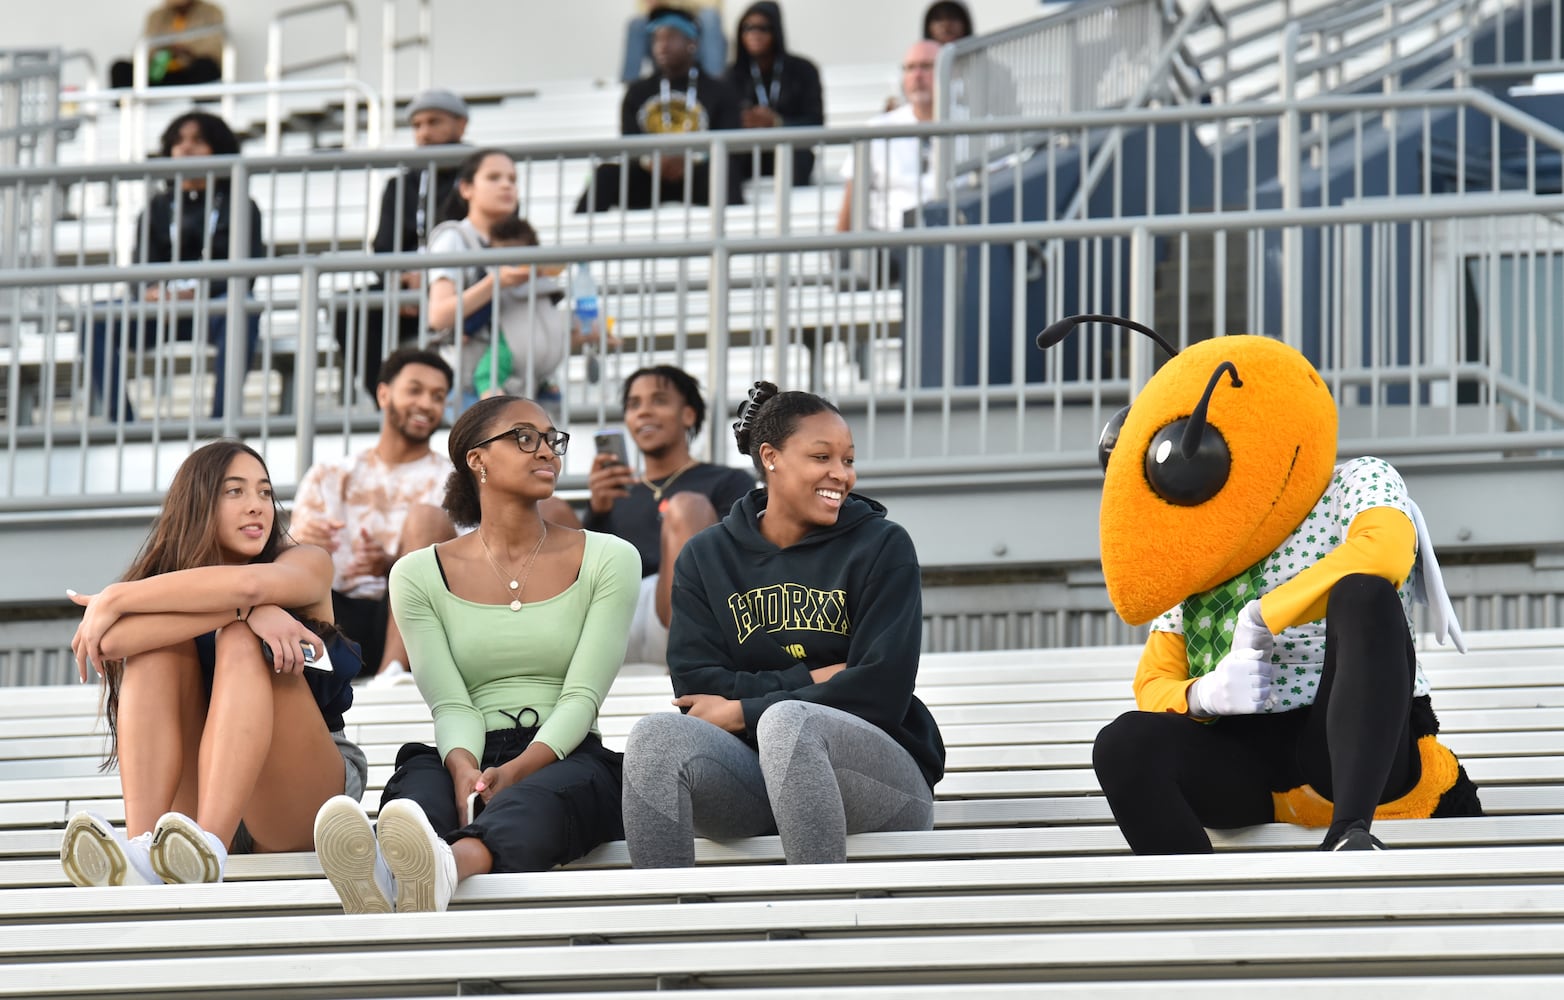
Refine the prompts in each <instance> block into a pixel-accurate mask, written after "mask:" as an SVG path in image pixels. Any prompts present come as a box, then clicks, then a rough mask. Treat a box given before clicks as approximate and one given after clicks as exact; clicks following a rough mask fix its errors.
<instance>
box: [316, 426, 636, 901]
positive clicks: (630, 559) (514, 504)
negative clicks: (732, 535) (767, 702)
mask: <svg viewBox="0 0 1564 1000" xmlns="http://www.w3.org/2000/svg"><path fill="white" fill-rule="evenodd" d="M569 443H570V435H569V434H566V433H564V432H563V431H560V430H557V429H555V428H554V426H553V424H552V422H551V421H550V419H549V417H548V414H547V413H545V412H544V410H543V409H542V407H540V406H538V405H537V404H536V403H534V402H532V401H530V400H526V399H519V398H517V397H514V396H498V397H493V398H490V399H484V400H480V401H478V402H477V403H476V404H474V405H473V406H472V407H471V408H470V409H468V410H467V411H466V412H465V413H463V414H462V416H461V417H460V418H459V419H458V420H457V421H456V426H454V427H452V428H451V434H450V442H449V449H450V455H451V462H452V464H453V465H454V466H455V467H456V469H455V471H454V472H453V473H452V474H451V478H450V482H449V483H448V484H447V486H446V492H445V501H444V507H445V510H446V512H447V513H448V514H450V516H451V519H452V521H454V522H455V523H456V524H459V525H475V526H476V530H474V531H472V532H470V533H468V534H466V535H464V536H462V537H460V538H456V539H454V540H452V541H449V542H443V543H441V544H439V545H436V546H432V547H430V548H427V549H422V550H420V551H417V552H413V553H409V554H408V555H406V556H403V557H402V558H401V559H399V560H398V561H397V563H396V566H395V567H393V568H392V571H391V577H390V592H391V607H392V610H393V612H394V613H395V615H396V620H397V623H398V624H399V625H400V626H401V628H402V637H403V639H404V640H405V641H406V643H407V649H408V653H409V654H410V658H411V662H412V664H413V665H414V666H413V677H414V679H415V680H416V681H417V683H418V689H419V692H420V693H421V694H422V695H423V697H424V700H425V701H426V702H427V703H428V704H429V708H430V710H431V712H432V713H433V715H434V730H435V742H436V746H434V747H430V746H426V745H424V744H421V743H410V744H408V745H406V746H404V747H402V749H401V751H400V752H399V753H398V754H397V760H396V765H397V770H396V773H395V774H394V775H393V776H392V777H391V780H390V781H389V782H387V784H386V788H385V792H384V794H383V795H382V796H381V799H380V816H379V823H378V826H377V827H376V828H375V829H373V830H372V829H371V827H370V824H369V820H368V818H367V816H366V815H365V813H364V811H363V809H361V808H360V807H359V805H358V803H357V802H355V801H353V800H352V799H349V798H346V797H339V798H335V799H332V800H331V801H329V802H327V803H326V804H325V805H324V806H323V807H322V808H321V810H320V813H319V815H318V816H317V817H316V820H315V841H316V849H317V851H319V853H320V862H321V867H322V868H323V869H325V871H326V874H327V876H328V877H329V878H330V879H331V882H332V885H333V886H334V887H335V888H336V890H337V894H338V895H339V896H340V897H341V899H342V905H343V909H344V910H345V911H347V912H349V913H386V912H390V911H392V910H393V909H395V910H397V911H401V912H411V911H432V910H443V909H445V906H446V903H447V902H448V901H449V899H450V897H451V893H452V892H453V891H454V889H455V887H456V885H457V883H458V882H460V881H461V880H462V879H465V878H467V877H468V876H469V875H476V874H481V873H484V872H523V871H543V870H546V869H549V868H552V867H554V866H555V865H559V864H564V863H565V862H568V861H572V860H574V859H576V858H579V857H581V856H582V855H584V854H586V853H587V852H588V851H590V850H592V849H593V848H594V847H596V846H597V845H598V844H601V843H603V842H604V841H608V840H617V839H619V838H620V837H622V836H623V828H622V826H621V822H620V812H619V799H620V755H619V754H617V753H614V752H613V751H610V750H607V749H605V748H604V747H603V745H602V742H601V740H600V739H599V735H598V733H597V710H598V706H599V705H601V704H602V701H603V697H604V696H605V695H606V694H607V692H608V687H609V685H610V684H611V683H612V682H613V679H614V676H615V674H616V673H617V672H618V670H619V665H620V663H621V662H622V661H623V659H624V652H625V642H626V638H627V636H628V633H629V627H630V617H631V615H632V614H633V612H634V611H635V603H636V598H637V595H638V593H639V590H640V582H641V560H640V556H639V554H637V552H636V550H635V547H634V546H632V545H631V544H630V543H629V542H626V541H624V540H623V539H620V538H616V537H614V536H612V535H604V534H597V533H590V532H582V531H575V530H571V529H568V528H561V527H559V526H558V525H553V524H549V523H547V522H545V521H544V520H543V519H542V517H540V516H539V513H538V505H539V503H540V502H541V501H544V500H547V499H548V498H550V497H551V496H553V494H554V484H555V481H556V479H557V478H558V476H559V472H560V466H561V461H560V459H561V456H563V455H564V454H565V449H566V447H567V446H568V445H569ZM377 841H378V843H377Z"/></svg>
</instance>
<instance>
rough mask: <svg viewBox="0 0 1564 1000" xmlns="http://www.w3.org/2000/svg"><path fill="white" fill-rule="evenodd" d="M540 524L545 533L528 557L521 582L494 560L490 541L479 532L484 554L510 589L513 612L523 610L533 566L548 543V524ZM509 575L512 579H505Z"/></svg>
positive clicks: (501, 580) (544, 522) (495, 572)
mask: <svg viewBox="0 0 1564 1000" xmlns="http://www.w3.org/2000/svg"><path fill="white" fill-rule="evenodd" d="M538 523H539V524H541V525H542V526H543V533H542V534H540V535H539V536H538V544H537V545H536V546H534V547H533V549H532V555H530V556H528V557H527V567H526V569H525V570H524V571H523V573H522V577H521V579H520V580H519V581H518V580H517V579H516V575H515V574H514V573H511V574H507V573H506V572H505V571H504V570H503V569H501V568H500V563H499V560H497V559H495V558H494V553H493V552H491V551H490V550H489V542H488V540H487V539H485V538H484V537H483V531H482V530H481V529H480V530H479V531H478V543H479V544H480V545H482V546H483V554H484V555H486V556H488V557H489V565H490V566H493V567H494V574H495V575H496V576H498V577H499V578H500V582H501V583H503V584H505V586H507V587H509V588H510V595H511V601H510V609H511V610H512V611H520V610H521V595H522V593H523V592H524V591H526V589H527V581H528V580H529V579H531V577H532V564H533V563H535V562H537V561H538V553H539V552H542V551H543V543H544V542H546V541H548V522H547V521H543V520H540V521H539V522H538ZM507 575H508V576H509V577H510V579H509V580H507V579H505V577H506V576H507Z"/></svg>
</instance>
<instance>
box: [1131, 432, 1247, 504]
mask: <svg viewBox="0 0 1564 1000" xmlns="http://www.w3.org/2000/svg"><path fill="white" fill-rule="evenodd" d="M1190 420H1191V418H1189V417H1184V418H1181V419H1179V420H1175V421H1173V422H1172V423H1171V424H1168V425H1167V426H1166V427H1164V428H1162V429H1161V430H1160V431H1158V432H1157V433H1156V434H1155V435H1153V437H1152V439H1151V445H1150V446H1149V447H1148V448H1147V449H1146V482H1148V483H1150V484H1151V489H1152V491H1153V492H1154V493H1156V494H1157V496H1159V497H1161V498H1162V499H1164V500H1166V501H1167V502H1168V503H1170V504H1174V505H1176V506H1179V507H1198V506H1200V505H1201V504H1203V503H1205V502H1206V501H1207V500H1210V499H1211V498H1212V497H1214V496H1216V495H1217V494H1218V493H1220V492H1222V487H1223V486H1226V485H1227V477H1228V474H1229V473H1230V472H1231V471H1232V467H1233V456H1232V454H1231V453H1230V452H1229V451H1228V450H1227V439H1226V438H1224V437H1223V436H1222V432H1221V431H1219V430H1217V429H1216V427H1214V426H1212V425H1211V424H1209V423H1207V424H1205V426H1204V427H1203V428H1202V433H1201V435H1200V444H1199V446H1198V447H1197V448H1196V449H1195V452H1194V454H1193V455H1186V454H1184V449H1183V446H1182V445H1183V440H1184V432H1185V431H1186V430H1187V429H1188V427H1189V424H1190ZM1202 423H1204V421H1202Z"/></svg>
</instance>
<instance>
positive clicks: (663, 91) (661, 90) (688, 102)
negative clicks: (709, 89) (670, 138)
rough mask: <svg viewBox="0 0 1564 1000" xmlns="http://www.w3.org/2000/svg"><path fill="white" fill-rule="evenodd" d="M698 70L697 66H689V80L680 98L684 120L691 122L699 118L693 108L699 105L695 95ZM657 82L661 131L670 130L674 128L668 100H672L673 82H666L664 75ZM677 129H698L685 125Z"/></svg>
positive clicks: (688, 130)
mask: <svg viewBox="0 0 1564 1000" xmlns="http://www.w3.org/2000/svg"><path fill="white" fill-rule="evenodd" d="M700 72H701V71H700V69H699V68H698V67H695V66H691V67H690V81H689V84H688V85H687V86H686V87H685V88H684V96H683V98H682V100H683V102H684V116H685V119H684V120H685V121H686V122H693V123H698V122H699V119H698V118H696V116H695V109H696V108H697V107H699V106H700V99H699V97H698V96H697V95H696V83H697V82H698V81H699V78H700ZM657 83H658V95H657V96H658V97H659V98H660V99H661V101H662V112H663V131H664V132H672V131H673V130H674V128H673V114H672V112H671V110H670V102H672V100H673V84H671V83H669V82H668V78H667V77H666V76H665V77H663V78H662V79H661V80H659V81H657ZM679 131H681V132H695V131H698V129H696V128H690V127H685V128H681V129H679Z"/></svg>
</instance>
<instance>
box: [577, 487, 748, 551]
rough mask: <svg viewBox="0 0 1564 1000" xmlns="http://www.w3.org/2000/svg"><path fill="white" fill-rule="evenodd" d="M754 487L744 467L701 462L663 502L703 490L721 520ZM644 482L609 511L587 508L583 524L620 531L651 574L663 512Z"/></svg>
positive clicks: (659, 545) (659, 543) (665, 494)
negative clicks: (639, 555)
mask: <svg viewBox="0 0 1564 1000" xmlns="http://www.w3.org/2000/svg"><path fill="white" fill-rule="evenodd" d="M754 488H755V477H754V476H753V475H751V474H750V473H748V472H745V471H744V470H743V469H735V468H733V467H732V466H727V465H712V464H711V463H709V462H702V463H701V464H699V465H692V466H690V467H689V468H688V469H686V470H684V471H683V472H682V473H680V474H679V478H678V479H675V480H674V481H673V483H672V484H671V485H669V486H668V488H667V489H666V490H664V491H663V502H667V500H668V498H669V497H671V496H673V495H674V494H675V493H702V494H704V495H705V496H706V499H708V500H710V501H711V505H712V507H713V509H715V510H716V512H717V518H718V520H721V519H722V518H724V517H727V516H728V511H730V510H732V509H733V505H734V503H736V502H737V501H738V500H739V498H741V497H743V496H744V495H745V494H747V493H748V492H749V491H750V490H752V489H754ZM657 508H658V504H657V502H656V501H654V500H653V499H652V490H651V487H649V486H647V485H646V484H645V483H644V482H639V481H637V482H635V483H633V484H631V486H630V495H629V496H625V497H620V498H619V499H618V500H615V501H614V506H613V509H612V510H610V511H609V512H608V513H607V514H599V513H597V512H596V511H592V510H588V511H587V516H586V520H585V521H584V522H583V526H584V527H585V528H586V529H587V530H588V531H605V532H607V533H608V534H610V535H618V536H619V537H620V538H623V539H624V540H625V541H627V542H629V543H630V544H631V545H634V546H635V547H636V549H638V550H639V551H640V553H641V575H642V576H643V577H646V576H652V575H653V574H655V573H656V572H657V571H658V568H659V566H660V565H661V563H662V514H661V512H660V511H659V510H658V509H657Z"/></svg>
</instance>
